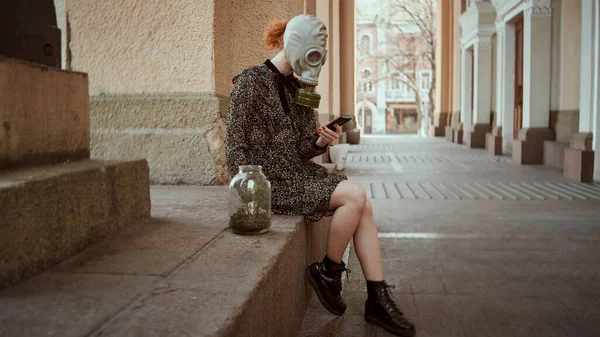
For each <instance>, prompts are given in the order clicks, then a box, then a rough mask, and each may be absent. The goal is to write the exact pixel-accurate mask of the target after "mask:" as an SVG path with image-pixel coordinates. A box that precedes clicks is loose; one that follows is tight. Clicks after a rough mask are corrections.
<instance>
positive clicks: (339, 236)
mask: <svg viewBox="0 0 600 337" xmlns="http://www.w3.org/2000/svg"><path fill="white" fill-rule="evenodd" d="M366 203H367V195H366V193H365V189H364V187H363V186H362V185H361V184H360V183H357V182H353V181H348V180H345V181H342V182H341V183H340V184H339V185H338V186H337V188H336V189H335V191H334V192H333V194H332V196H331V201H330V208H331V209H335V213H334V214H333V217H332V219H331V225H330V227H329V237H328V239H327V256H328V257H329V259H330V260H332V261H333V262H337V263H339V262H341V261H342V256H343V255H344V251H345V250H346V247H347V246H348V243H350V239H351V238H352V236H353V235H354V232H355V231H356V228H357V226H358V223H359V220H360V219H361V216H362V213H363V210H364V208H365V205H366Z"/></svg>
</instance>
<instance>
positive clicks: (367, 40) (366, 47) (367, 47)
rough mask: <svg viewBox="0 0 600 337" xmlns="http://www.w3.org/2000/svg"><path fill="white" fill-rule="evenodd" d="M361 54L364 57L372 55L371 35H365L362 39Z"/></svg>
mask: <svg viewBox="0 0 600 337" xmlns="http://www.w3.org/2000/svg"><path fill="white" fill-rule="evenodd" d="M360 54H361V55H362V56H363V57H366V56H370V55H371V37H370V36H369V35H366V34H365V35H363V36H362V37H361V38H360Z"/></svg>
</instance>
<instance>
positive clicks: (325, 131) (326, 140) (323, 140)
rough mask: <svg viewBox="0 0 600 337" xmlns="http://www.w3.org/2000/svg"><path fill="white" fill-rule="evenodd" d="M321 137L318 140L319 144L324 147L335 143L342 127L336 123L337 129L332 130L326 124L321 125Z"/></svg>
mask: <svg viewBox="0 0 600 337" xmlns="http://www.w3.org/2000/svg"><path fill="white" fill-rule="evenodd" d="M317 132H318V133H319V136H320V137H319V139H318V140H317V145H319V146H321V147H323V146H325V145H327V144H329V145H333V144H335V142H336V141H337V140H338V138H340V134H341V133H342V127H341V126H339V125H337V124H335V131H331V130H330V129H329V128H327V127H326V126H321V127H320V128H319V130H317Z"/></svg>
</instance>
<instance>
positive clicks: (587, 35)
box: [564, 0, 600, 182]
mask: <svg viewBox="0 0 600 337" xmlns="http://www.w3.org/2000/svg"><path fill="white" fill-rule="evenodd" d="M598 7H600V5H599V4H598V2H597V1H595V0H582V2H581V49H580V50H581V72H580V88H581V90H580V96H579V97H580V98H579V108H580V110H579V111H580V112H579V132H578V133H576V134H574V135H573V136H572V137H571V142H570V146H569V148H567V149H566V150H565V158H564V174H565V176H566V177H568V178H571V179H574V180H576V181H583V182H591V181H593V175H594V150H595V148H594V138H597V137H594V132H597V118H598V117H597V111H598V94H597V92H598V71H599V69H598V57H600V54H598V53H597V49H598V44H599V43H598V36H597V34H598V33H597V27H596V26H597V25H598V18H597V17H594V16H595V15H596V12H597V10H598ZM596 135H597V134H596Z"/></svg>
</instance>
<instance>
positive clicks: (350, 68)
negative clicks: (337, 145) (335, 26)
mask: <svg viewBox="0 0 600 337" xmlns="http://www.w3.org/2000/svg"><path fill="white" fill-rule="evenodd" d="M339 8H340V26H339V27H340V49H339V52H340V53H339V55H340V56H339V57H340V114H341V115H345V116H354V105H355V102H356V100H355V98H354V96H355V92H354V76H355V74H354V63H355V62H354V54H355V46H356V43H355V40H356V28H355V24H354V12H355V8H354V0H344V1H340V5H339ZM353 125H354V123H346V124H345V125H344V126H343V129H344V131H350V130H352V129H353Z"/></svg>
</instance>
